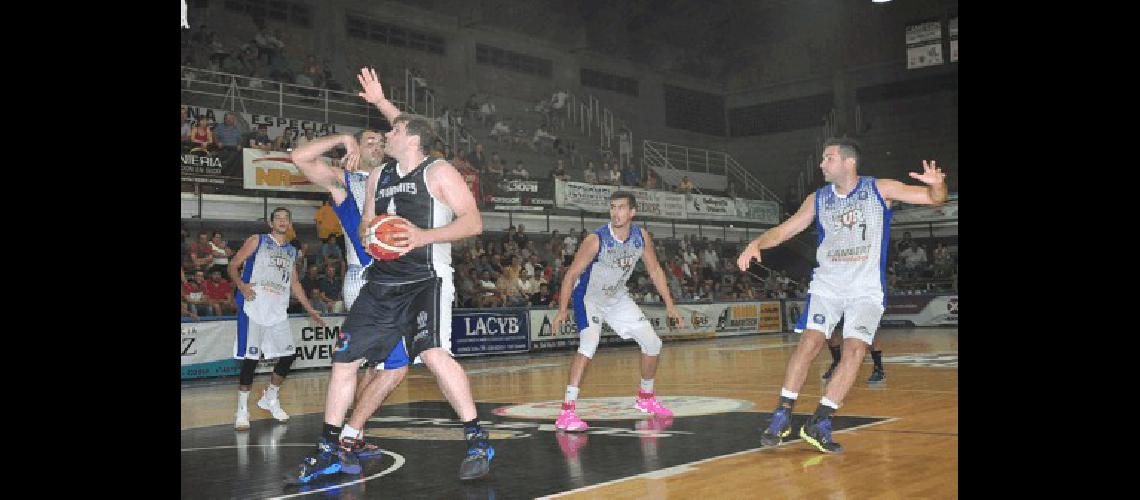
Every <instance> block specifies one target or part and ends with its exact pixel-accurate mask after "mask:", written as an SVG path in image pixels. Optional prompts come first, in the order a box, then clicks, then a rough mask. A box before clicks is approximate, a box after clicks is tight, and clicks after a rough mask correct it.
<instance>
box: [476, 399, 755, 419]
mask: <svg viewBox="0 0 1140 500" xmlns="http://www.w3.org/2000/svg"><path fill="white" fill-rule="evenodd" d="M635 400H636V398H634V397H632V396H629V397H608V398H583V399H579V400H578V402H577V403H576V404H575V407H574V411H575V413H577V414H578V416H580V417H581V418H582V419H583V420H587V421H589V420H629V419H637V418H643V417H645V414H644V413H642V412H641V411H640V410H637V409H636V408H634V406H633V405H634V403H635ZM657 400H658V401H660V402H661V404H662V405H664V406H665V407H667V408H669V409H670V410H673V416H674V417H689V416H693V415H712V414H715V413H728V412H732V411H746V410H749V409H751V408H752V406H753V405H752V402H751V401H744V400H740V399H729V398H717V397H709V396H657ZM493 411H494V413H495V414H496V415H499V416H502V417H508V418H528V419H549V420H554V419H556V418H558V415H559V414H561V413H562V401H542V402H538V403H523V404H517V405H511V406H501V407H499V408H495V409H494V410H493Z"/></svg>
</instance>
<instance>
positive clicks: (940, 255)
mask: <svg viewBox="0 0 1140 500" xmlns="http://www.w3.org/2000/svg"><path fill="white" fill-rule="evenodd" d="M953 267H954V263H953V260H952V259H951V256H950V250H948V249H947V248H946V245H945V244H943V243H942V242H938V246H936V247H934V277H935V278H945V277H947V276H950V274H951V273H952V272H953Z"/></svg>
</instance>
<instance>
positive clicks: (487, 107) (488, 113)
mask: <svg viewBox="0 0 1140 500" xmlns="http://www.w3.org/2000/svg"><path fill="white" fill-rule="evenodd" d="M496 112H497V110H496V109H495V103H493V102H491V101H489V100H488V101H483V104H481V105H480V106H479V121H480V122H482V123H483V125H487V124H488V123H491V122H493V121H495V113H496Z"/></svg>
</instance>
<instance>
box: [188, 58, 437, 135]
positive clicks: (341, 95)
mask: <svg viewBox="0 0 1140 500" xmlns="http://www.w3.org/2000/svg"><path fill="white" fill-rule="evenodd" d="M404 79H405V82H404V88H403V89H401V88H400V86H399V85H389V86H388V88H387V89H386V90H388V92H389V94H391V95H389V96H388V98H389V99H390V100H391V101H392V103H393V104H395V105H396V107H397V108H398V109H400V110H408V111H412V112H416V108H415V107H413V106H410V105H409V103H413V104H416V103H417V101H416V100H415V99H416V98H417V96H419V97H420V98H421V99H422V101H423V107H422V108H421V110H422V112H421V113H420V114H423V115H425V116H428V117H429V118H435V117H436V115H435V113H436V106H435V96H434V95H433V94H432V93H431V91H430V90H427V89H426V88H421V89H419V90H417V89H416V87H417V86H419V87H422V85H417V82H416V81H415V80H416V77H415V76H414V75H412V73H411V72H410V71H407V70H405V71H404ZM181 87H182V96H183V98H182V101H183V102H184V103H191V102H193V103H195V104H197V105H201V106H206V105H210V106H215V107H217V108H220V109H226V110H230V111H241V112H243V113H257V114H265V115H271V116H277V117H282V118H284V117H289V118H294V119H302V120H313V121H320V122H322V123H337V124H341V125H350V126H355V127H365V128H377V126H378V125H380V124H381V123H383V122H384V118H383V117H382V116H380V114H379V112H377V110H376V108H375V106H373V105H371V104H369V103H367V102H364V100H363V99H361V98H360V96H359V95H357V94H356V93H351V92H341V91H336V90H329V89H322V88H317V87H309V86H305V85H297V84H293V83H285V82H279V81H272V80H268V79H264V78H255V77H250V76H242V75H235V74H232V73H222V72H218V71H210V70H206V69H199V68H191V67H187V66H183V67H182V76H181ZM401 90H403V91H402V92H401ZM408 96H410V97H411V98H412V99H406V97H408Z"/></svg>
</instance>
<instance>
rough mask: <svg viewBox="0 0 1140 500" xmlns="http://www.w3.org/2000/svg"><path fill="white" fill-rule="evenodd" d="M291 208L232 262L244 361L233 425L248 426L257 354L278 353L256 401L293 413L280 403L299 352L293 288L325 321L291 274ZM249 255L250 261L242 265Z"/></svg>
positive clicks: (238, 351) (283, 417)
mask: <svg viewBox="0 0 1140 500" xmlns="http://www.w3.org/2000/svg"><path fill="white" fill-rule="evenodd" d="M292 223H293V221H292V218H291V215H290V213H289V210H288V209H286V208H284V207H278V208H276V209H274V210H273V213H272V214H271V215H270V218H269V228H270V230H271V231H270V232H269V234H255V235H253V236H250V237H249V238H248V239H246V240H245V244H243V245H242V246H241V249H240V250H238V251H237V253H236V254H234V257H233V260H231V261H230V264H229V268H228V269H229V273H230V279H231V280H233V282H234V283H235V284H236V285H237V288H238V291H237V293H236V296H235V299H236V300H235V301H236V302H237V307H238V321H237V323H238V331H237V338H236V339H235V340H234V351H235V352H234V357H236V358H237V359H240V360H242V361H241V371H240V374H239V376H238V408H237V413H236V415H235V422H234V428H235V429H237V430H239V431H241V430H248V429H249V408H248V402H249V390H250V386H252V385H253V374H254V370H255V369H256V368H257V360H258V359H260V358H261V356H265V359H273V358H278V360H277V365H276V366H274V367H273V375H272V377H271V378H270V382H269V387H267V388H266V389H265V392H264V393H263V394H262V396H261V399H260V400H259V401H258V402H257V406H258V407H259V408H261V409H263V410H268V411H269V412H270V413H272V414H273V418H276V419H277V420H280V421H282V422H285V421H287V420H289V414H288V413H285V410H282V409H281V401H280V399H279V398H278V397H277V394H278V391H279V390H280V389H281V383H282V382H284V381H285V376H286V375H288V374H289V367H290V366H291V365H292V364H293V360H294V359H295V358H296V357H297V355H296V351H295V349H294V348H293V332H292V331H291V330H290V329H289V316H288V314H287V313H286V310H287V309H288V308H289V292H290V291H292V292H293V295H295V296H296V297H297V299H298V300H300V301H301V305H302V306H304V308H305V310H306V311H308V313H309V316H310V317H312V318H313V321H315V322H317V323H318V324H320V325H321V326H326V325H325V322H324V320H322V319H321V316H320V315H319V314H317V311H316V309H313V305H312V304H310V303H309V299H307V298H305V291H304V290H303V289H301V282H300V280H298V279H296V277H295V276H293V274H294V271H295V270H296V259H297V249H296V248H293V245H290V244H289V243H288V242H286V241H285V233H286V232H287V231H288V230H289V225H290V224H292ZM246 260H249V265H248V266H245V270H244V272H243V271H239V270H240V269H242V265H243V264H244V263H245V261H246Z"/></svg>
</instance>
